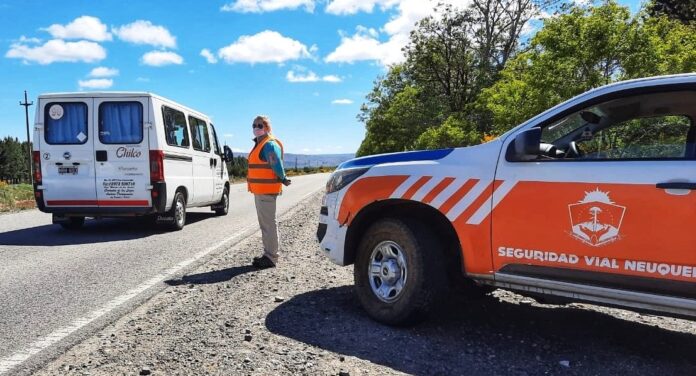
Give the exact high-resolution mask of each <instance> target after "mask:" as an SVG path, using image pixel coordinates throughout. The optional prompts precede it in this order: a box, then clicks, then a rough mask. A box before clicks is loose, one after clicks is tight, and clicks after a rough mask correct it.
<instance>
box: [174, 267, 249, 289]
mask: <svg viewBox="0 0 696 376" xmlns="http://www.w3.org/2000/svg"><path fill="white" fill-rule="evenodd" d="M257 270H258V269H256V268H254V267H253V266H250V265H245V266H235V267H233V268H227V269H223V270H213V271H210V272H205V273H199V274H191V275H185V276H183V277H181V279H170V280H168V281H164V283H166V284H168V285H169V286H180V285H187V284H192V285H208V284H212V283H220V282H226V281H229V280H231V279H232V278H234V277H237V276H240V275H242V274H245V273H249V272H253V271H257Z"/></svg>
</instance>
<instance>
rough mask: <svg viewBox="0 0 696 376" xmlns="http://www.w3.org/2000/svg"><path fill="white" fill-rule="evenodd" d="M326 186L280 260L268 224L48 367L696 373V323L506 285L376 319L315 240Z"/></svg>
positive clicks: (294, 217)
mask: <svg viewBox="0 0 696 376" xmlns="http://www.w3.org/2000/svg"><path fill="white" fill-rule="evenodd" d="M320 202H321V195H320V194H316V195H314V196H312V197H311V198H310V199H309V200H307V201H305V202H303V204H302V205H299V206H298V207H297V208H295V209H293V210H291V211H289V212H287V213H286V214H285V215H284V216H283V217H282V218H281V221H280V222H281V225H280V234H281V244H282V246H281V258H280V262H279V263H278V267H277V268H273V269H266V270H256V269H254V268H251V267H249V265H248V260H249V258H250V257H252V256H253V255H255V254H256V252H257V251H258V244H259V242H260V241H261V240H260V236H259V235H258V234H256V235H254V236H250V237H247V238H246V239H245V240H244V241H242V242H239V243H238V244H236V245H234V246H233V247H229V248H228V249H227V250H226V251H224V252H221V253H219V254H218V255H216V256H215V257H213V258H211V259H210V260H208V261H207V262H206V263H204V264H201V265H200V266H198V267H197V268H194V269H192V270H190V271H189V272H188V273H186V275H183V276H181V277H178V278H173V279H171V280H167V281H166V282H165V283H166V285H167V287H166V288H165V289H163V290H162V291H161V292H160V293H159V294H157V295H156V296H153V297H152V298H151V299H149V300H148V301H147V302H146V303H144V304H142V305H141V306H139V307H138V308H137V309H135V310H133V311H132V312H130V313H128V314H127V315H124V316H122V317H121V318H120V319H118V320H116V321H115V322H113V323H112V324H109V325H107V326H106V327H104V328H103V329H102V330H100V331H97V332H96V333H94V334H93V335H92V336H91V337H90V338H88V339H86V340H85V341H83V342H81V343H80V344H78V345H76V346H74V347H73V348H71V349H70V350H68V351H67V352H65V353H64V354H63V355H61V356H60V357H58V358H57V359H55V360H54V361H52V362H50V363H49V364H47V365H46V366H45V367H43V368H42V369H41V370H38V371H37V373H36V376H54V375H60V376H84V375H151V376H159V375H162V376H165V375H166V376H172V375H185V376H189V375H221V376H227V375H259V376H266V375H288V376H294V375H318V376H325V375H334V376H335V375H339V376H358V375H380V376H382V375H404V374H412V375H423V376H426V375H427V376H431V375H443V376H450V375H467V376H470V375H481V376H489V375H501V376H508V375H513V376H536V375H539V376H544V375H559V376H570V375H572V376H585V375H600V376H614V375H631V376H652V375H660V376H661V375H696V357H694V354H696V322H695V321H691V320H680V319H675V318H670V317H663V316H655V315H647V314H641V313H636V312H631V311H626V310H621V309H614V308H607V307H600V306H595V305H590V304H569V305H553V304H543V303H539V302H536V301H534V300H533V299H530V298H525V297H523V296H520V295H518V294H515V293H512V292H508V291H504V290H496V291H494V292H493V293H492V294H491V295H489V296H486V297H480V298H479V299H466V298H465V297H463V296H462V294H460V293H458V292H453V293H452V295H451V296H450V299H448V300H447V304H445V305H444V306H443V307H441V309H439V310H437V311H436V312H434V313H433V315H432V316H431V317H430V319H429V320H427V321H426V322H423V323H421V324H420V325H416V326H413V327H407V328H395V327H389V326H385V325H381V324H378V323H377V322H375V321H373V320H371V319H370V318H369V317H368V316H367V314H366V313H365V312H364V311H363V310H362V308H361V306H360V304H359V302H358V300H357V298H356V295H355V291H354V287H353V268H352V267H339V266H336V265H333V264H332V263H331V262H330V261H329V260H328V259H327V258H326V256H325V255H324V252H323V251H322V250H321V249H320V247H319V245H318V244H317V241H316V227H317V222H318V219H319V218H318V217H319V216H318V215H317V213H318V211H319V207H320Z"/></svg>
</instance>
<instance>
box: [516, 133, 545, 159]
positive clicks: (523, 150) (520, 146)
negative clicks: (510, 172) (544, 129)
mask: <svg viewBox="0 0 696 376" xmlns="http://www.w3.org/2000/svg"><path fill="white" fill-rule="evenodd" d="M513 143H514V148H515V159H516V160H518V161H525V160H530V159H535V158H536V157H537V156H539V154H541V148H540V146H541V128H530V129H527V130H525V131H523V132H521V133H519V134H518V135H517V136H515V141H514V142H513Z"/></svg>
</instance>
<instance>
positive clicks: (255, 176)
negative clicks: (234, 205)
mask: <svg viewBox="0 0 696 376" xmlns="http://www.w3.org/2000/svg"><path fill="white" fill-rule="evenodd" d="M271 140H273V141H275V142H277V143H278V145H279V146H280V151H281V157H280V158H281V162H282V158H283V155H284V151H283V144H282V143H281V142H280V141H279V140H278V139H276V138H274V137H272V136H268V137H265V138H264V139H263V140H262V141H261V142H259V143H258V144H256V146H254V148H253V149H251V152H250V153H249V172H248V174H247V187H248V188H249V192H251V193H253V194H257V195H269V194H279V193H280V192H282V190H283V184H282V183H281V181H280V179H279V178H278V176H276V174H275V172H273V168H272V167H271V164H270V163H268V162H267V161H264V160H262V159H261V151H262V150H263V147H264V146H265V145H266V143H267V142H268V141H271Z"/></svg>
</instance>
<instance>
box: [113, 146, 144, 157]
mask: <svg viewBox="0 0 696 376" xmlns="http://www.w3.org/2000/svg"><path fill="white" fill-rule="evenodd" d="M142 155H143V153H142V152H141V151H140V150H138V149H136V148H127V147H124V146H121V147H120V148H118V149H116V158H140V157H141V156H142Z"/></svg>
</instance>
